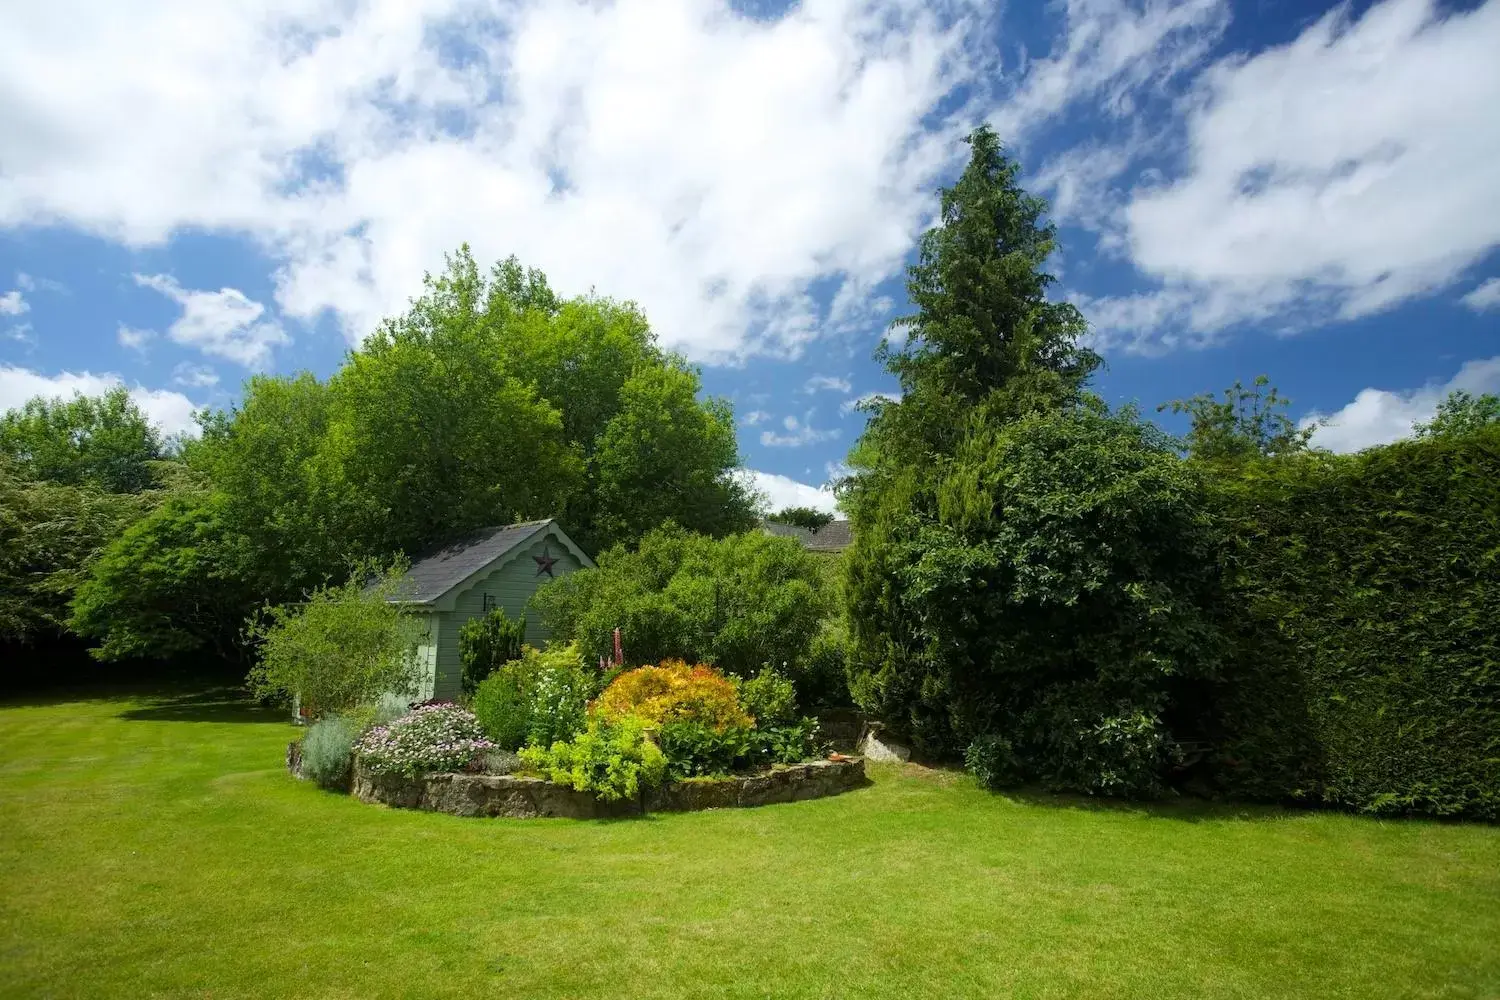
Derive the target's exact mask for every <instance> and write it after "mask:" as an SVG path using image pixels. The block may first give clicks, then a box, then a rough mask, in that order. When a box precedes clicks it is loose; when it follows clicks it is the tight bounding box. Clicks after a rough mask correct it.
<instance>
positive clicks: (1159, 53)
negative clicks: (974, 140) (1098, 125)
mask: <svg viewBox="0 0 1500 1000" xmlns="http://www.w3.org/2000/svg"><path fill="white" fill-rule="evenodd" d="M1063 16H1064V22H1065V26H1064V30H1063V38H1062V42H1061V44H1060V45H1059V46H1058V51H1056V52H1054V53H1052V54H1049V55H1048V56H1046V57H1045V58H1042V59H1038V60H1035V61H1033V62H1032V63H1030V64H1029V65H1028V66H1027V67H1026V69H1025V72H1024V74H1023V75H1022V76H1021V82H1020V84H1019V85H1018V86H1017V87H1016V89H1015V91H1014V93H1012V94H1011V95H1009V96H1008V97H1007V99H1006V101H1005V103H1004V104H1003V105H1002V106H1001V107H1000V108H999V109H998V110H997V111H996V112H995V113H994V115H992V116H991V121H992V123H993V124H994V125H995V128H996V131H997V132H998V133H999V134H1000V135H1001V137H1003V138H1007V139H1012V140H1014V139H1016V138H1019V137H1025V136H1026V134H1027V133H1028V132H1030V131H1031V130H1032V129H1034V128H1036V127H1037V126H1038V125H1040V124H1042V123H1043V122H1045V121H1047V120H1048V119H1049V118H1051V117H1052V116H1054V115H1056V114H1057V113H1058V112H1061V111H1063V110H1064V109H1066V108H1067V107H1068V106H1069V105H1071V104H1074V103H1076V102H1080V101H1092V102H1093V103H1094V104H1095V105H1096V106H1097V107H1098V108H1099V109H1100V110H1102V111H1104V112H1105V113H1106V114H1110V115H1113V116H1116V117H1123V116H1128V115H1130V113H1131V112H1132V111H1133V110H1134V108H1135V105H1136V102H1137V100H1138V99H1139V95H1140V92H1141V91H1142V89H1145V88H1150V87H1159V86H1160V85H1162V84H1164V83H1166V82H1167V81H1169V80H1171V79H1172V78H1173V77H1175V76H1177V75H1178V74H1180V73H1182V72H1184V71H1186V70H1189V69H1191V68H1193V67H1194V66H1196V65H1197V64H1198V63H1199V62H1201V60H1202V59H1203V57H1204V56H1205V55H1207V54H1208V51H1209V49H1211V48H1212V47H1213V45H1214V43H1215V42H1217V41H1218V39H1219V36H1220V35H1222V34H1223V32H1224V29H1225V28H1226V27H1227V26H1228V24H1229V4H1228V3H1227V2H1226V0H1157V2H1148V3H1145V4H1142V5H1140V6H1137V5H1136V4H1134V3H1127V2H1121V0H1067V3H1066V5H1065V6H1064V7H1063Z"/></svg>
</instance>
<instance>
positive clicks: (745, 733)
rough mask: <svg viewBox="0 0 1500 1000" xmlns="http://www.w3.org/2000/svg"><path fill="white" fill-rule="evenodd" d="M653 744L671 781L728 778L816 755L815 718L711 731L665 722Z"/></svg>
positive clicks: (695, 724) (818, 751) (818, 749)
mask: <svg viewBox="0 0 1500 1000" xmlns="http://www.w3.org/2000/svg"><path fill="white" fill-rule="evenodd" d="M658 739H659V741H660V744H661V749H662V753H664V754H666V757H667V771H668V774H669V775H670V776H671V777H673V778H694V777H706V776H711V775H724V774H734V773H737V772H744V771H752V770H755V769H757V768H762V767H768V766H770V765H772V764H795V763H798V762H799V761H804V760H809V759H812V758H815V757H818V756H821V752H822V745H821V744H820V743H819V741H818V723H817V720H815V719H800V720H798V721H796V722H791V723H786V724H783V725H777V726H768V727H765V728H761V727H759V726H757V727H755V728H744V727H731V728H727V729H715V728H714V727H713V726H707V725H704V724H703V723H701V722H688V721H684V722H669V723H666V724H664V725H663V726H662V727H661V731H660V734H659V736H658Z"/></svg>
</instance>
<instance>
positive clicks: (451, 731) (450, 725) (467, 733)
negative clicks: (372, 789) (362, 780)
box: [354, 704, 495, 776]
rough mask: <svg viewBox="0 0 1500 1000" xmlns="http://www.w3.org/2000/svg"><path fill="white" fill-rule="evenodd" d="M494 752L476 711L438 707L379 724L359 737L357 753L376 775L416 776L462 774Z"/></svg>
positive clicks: (419, 710) (425, 707)
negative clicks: (475, 716)
mask: <svg viewBox="0 0 1500 1000" xmlns="http://www.w3.org/2000/svg"><path fill="white" fill-rule="evenodd" d="M494 748H495V745H494V744H493V743H491V742H490V741H489V740H487V739H485V738H484V732H483V730H481V729H480V728H479V722H478V720H476V719H475V718H474V714H473V713H472V712H469V711H468V710H467V709H463V708H460V707H458V706H457V705H451V704H436V705H423V706H421V707H419V708H416V709H413V710H412V711H411V712H410V713H409V714H407V715H404V716H402V717H401V718H399V719H397V720H395V721H394V722H392V723H390V724H389V725H385V726H376V727H375V728H373V729H371V730H370V731H369V732H367V733H365V734H364V735H363V736H361V737H360V738H359V740H358V741H357V742H356V743H355V745H354V752H355V755H356V757H357V759H358V760H359V762H360V764H361V765H363V766H364V767H365V768H367V769H368V770H370V771H372V772H374V773H375V774H404V775H408V776H415V775H418V774H426V773H433V772H437V773H442V772H447V771H457V770H460V769H462V768H464V767H467V766H468V765H469V764H471V763H472V762H473V761H474V759H475V758H477V757H479V756H480V755H481V754H483V753H485V752H486V751H489V750H493V749H494Z"/></svg>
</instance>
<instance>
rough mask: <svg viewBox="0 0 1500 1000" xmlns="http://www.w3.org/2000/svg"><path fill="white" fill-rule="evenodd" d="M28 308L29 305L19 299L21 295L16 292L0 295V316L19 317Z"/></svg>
mask: <svg viewBox="0 0 1500 1000" xmlns="http://www.w3.org/2000/svg"><path fill="white" fill-rule="evenodd" d="M30 308H31V305H30V303H28V302H27V301H26V300H25V299H23V298H21V293H20V292H18V291H9V292H6V293H5V294H4V295H0V316H19V315H21V314H22V313H23V312H26V311H27V310H29V309H30Z"/></svg>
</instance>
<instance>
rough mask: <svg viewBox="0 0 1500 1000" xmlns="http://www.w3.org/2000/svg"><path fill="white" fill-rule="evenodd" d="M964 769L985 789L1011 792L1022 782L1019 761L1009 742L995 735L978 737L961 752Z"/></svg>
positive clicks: (987, 734) (1022, 777) (989, 734)
mask: <svg viewBox="0 0 1500 1000" xmlns="http://www.w3.org/2000/svg"><path fill="white" fill-rule="evenodd" d="M964 769H965V770H967V771H968V772H969V773H970V774H972V775H973V776H974V780H975V781H977V782H979V784H980V785H982V786H983V787H985V788H988V789H991V790H997V789H1001V788H1013V787H1015V786H1016V785H1019V784H1021V782H1022V781H1023V780H1024V772H1023V770H1022V767H1021V761H1020V759H1019V758H1018V757H1017V756H1016V751H1015V748H1014V747H1012V746H1011V743H1010V740H1008V739H1006V738H1005V737H1004V736H1000V735H998V734H996V733H986V734H984V735H983V736H980V737H979V738H978V739H976V740H975V741H974V742H973V743H970V744H969V748H968V749H967V750H965V751H964Z"/></svg>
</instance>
